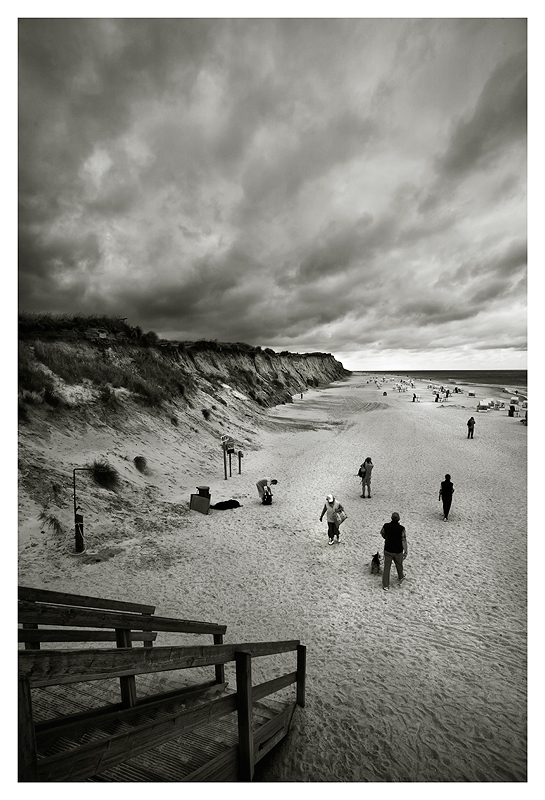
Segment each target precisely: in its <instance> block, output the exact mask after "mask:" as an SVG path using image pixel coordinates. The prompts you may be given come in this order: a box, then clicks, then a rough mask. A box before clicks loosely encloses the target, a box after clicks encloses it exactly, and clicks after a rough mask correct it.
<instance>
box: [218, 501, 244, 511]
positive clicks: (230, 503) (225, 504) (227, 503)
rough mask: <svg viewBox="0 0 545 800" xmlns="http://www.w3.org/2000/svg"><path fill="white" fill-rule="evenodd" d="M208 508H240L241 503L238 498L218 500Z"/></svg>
mask: <svg viewBox="0 0 545 800" xmlns="http://www.w3.org/2000/svg"><path fill="white" fill-rule="evenodd" d="M210 508H218V509H220V510H221V511H223V510H224V509H227V508H241V505H240V503H239V502H238V500H220V502H219V503H215V504H214V505H213V506H210Z"/></svg>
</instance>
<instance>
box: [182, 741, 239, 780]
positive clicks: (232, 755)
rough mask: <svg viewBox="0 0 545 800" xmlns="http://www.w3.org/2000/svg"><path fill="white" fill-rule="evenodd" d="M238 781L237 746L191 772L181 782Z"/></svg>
mask: <svg viewBox="0 0 545 800" xmlns="http://www.w3.org/2000/svg"><path fill="white" fill-rule="evenodd" d="M236 780H238V744H237V745H234V746H233V747H229V748H228V749H227V750H226V751H225V752H224V753H221V755H219V756H216V757H215V758H213V759H212V760H211V761H208V762H207V763H206V764H203V765H202V767H199V768H198V769H196V770H194V771H193V772H191V773H190V774H189V775H187V776H186V777H184V778H180V781H181V782H194V783H196V782H205V783H206V782H212V781H214V782H217V781H236Z"/></svg>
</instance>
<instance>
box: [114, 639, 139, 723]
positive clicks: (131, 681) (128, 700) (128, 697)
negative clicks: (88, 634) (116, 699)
mask: <svg viewBox="0 0 545 800" xmlns="http://www.w3.org/2000/svg"><path fill="white" fill-rule="evenodd" d="M115 640H116V643H117V646H118V647H132V639H131V632H130V631H129V630H127V629H126V628H116V629H115ZM119 685H120V687H121V705H122V706H123V708H133V706H135V705H136V678H135V676H134V675H122V676H121V678H120V679H119Z"/></svg>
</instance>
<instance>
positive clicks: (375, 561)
mask: <svg viewBox="0 0 545 800" xmlns="http://www.w3.org/2000/svg"><path fill="white" fill-rule="evenodd" d="M379 574H380V555H379V554H378V553H375V555H374V556H373V558H372V559H371V575H379Z"/></svg>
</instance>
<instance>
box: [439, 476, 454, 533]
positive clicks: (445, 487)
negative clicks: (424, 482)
mask: <svg viewBox="0 0 545 800" xmlns="http://www.w3.org/2000/svg"><path fill="white" fill-rule="evenodd" d="M453 494H454V486H453V485H452V481H451V480H450V475H445V480H444V481H441V488H440V489H439V500H442V501H443V514H444V516H443V519H444V521H445V522H448V515H449V511H450V506H451V503H452V495H453Z"/></svg>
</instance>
